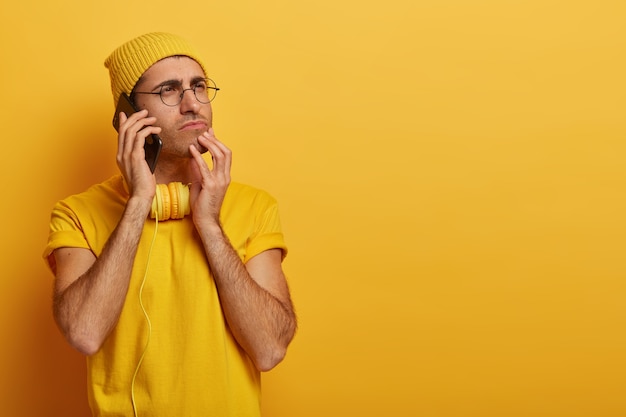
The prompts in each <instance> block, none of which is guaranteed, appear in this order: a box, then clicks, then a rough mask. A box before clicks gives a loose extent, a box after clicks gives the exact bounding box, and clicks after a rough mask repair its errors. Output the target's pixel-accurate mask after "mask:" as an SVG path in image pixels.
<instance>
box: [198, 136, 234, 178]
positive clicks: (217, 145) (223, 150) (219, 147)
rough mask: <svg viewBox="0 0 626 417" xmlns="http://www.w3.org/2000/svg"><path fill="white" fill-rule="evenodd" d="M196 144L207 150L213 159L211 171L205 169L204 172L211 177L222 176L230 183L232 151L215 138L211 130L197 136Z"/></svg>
mask: <svg viewBox="0 0 626 417" xmlns="http://www.w3.org/2000/svg"><path fill="white" fill-rule="evenodd" d="M198 143H199V144H200V145H202V146H204V147H205V148H207V149H208V151H209V153H210V154H211V157H212V159H213V169H212V170H208V167H207V168H206V170H208V171H209V173H212V174H213V175H220V176H223V177H224V178H225V179H227V180H228V181H230V169H231V164H232V151H231V150H230V149H229V148H228V147H226V145H224V144H223V143H222V142H220V141H219V140H218V139H217V138H216V137H215V134H214V133H213V128H210V129H209V131H208V132H205V133H203V134H202V135H201V136H199V137H198ZM197 155H198V156H199V155H200V153H199V152H197ZM194 157H195V156H194ZM205 165H206V164H205Z"/></svg>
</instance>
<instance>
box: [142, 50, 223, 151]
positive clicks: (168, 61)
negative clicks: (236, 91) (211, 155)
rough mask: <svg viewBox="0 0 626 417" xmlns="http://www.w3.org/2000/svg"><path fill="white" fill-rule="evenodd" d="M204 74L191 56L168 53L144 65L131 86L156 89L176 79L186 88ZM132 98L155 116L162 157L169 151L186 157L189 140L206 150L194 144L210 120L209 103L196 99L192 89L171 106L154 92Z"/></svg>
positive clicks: (206, 128)
mask: <svg viewBox="0 0 626 417" xmlns="http://www.w3.org/2000/svg"><path fill="white" fill-rule="evenodd" d="M205 77H206V76H205V74H204V72H203V71H202V67H200V65H199V64H198V63H197V62H196V61H194V60H193V59H191V58H188V57H184V56H181V57H169V58H165V59H162V60H161V61H159V62H157V63H156V64H154V65H152V66H151V67H150V68H148V70H147V71H146V72H145V73H144V74H143V76H142V77H141V79H140V80H139V82H138V83H137V85H136V86H135V91H142V92H159V90H160V88H161V86H162V85H164V84H165V83H180V84H181V85H182V87H183V88H184V89H187V88H190V87H192V85H193V84H194V82H195V81H197V80H200V79H204V78H205ZM134 99H135V104H136V106H137V107H138V108H139V109H147V110H148V115H149V116H154V117H156V119H157V120H156V123H155V126H159V127H160V128H161V129H162V130H161V133H160V134H159V136H160V137H161V139H162V140H163V149H162V150H161V157H162V158H163V157H167V156H169V155H171V156H178V157H181V156H182V157H190V156H191V154H190V153H189V145H191V144H193V145H195V146H196V148H198V149H199V150H200V151H201V152H206V149H205V148H204V147H202V146H200V145H199V144H198V136H200V135H201V134H202V133H203V132H205V131H207V130H208V129H209V128H210V127H211V126H212V124H213V111H212V109H211V103H207V104H202V103H200V102H199V101H198V100H197V99H196V96H195V95H194V92H193V90H188V91H185V93H184V95H183V99H182V101H181V102H180V104H178V105H176V106H171V107H170V106H166V105H165V104H164V103H163V102H162V101H161V98H160V97H159V96H158V95H156V94H137V95H135V96H134Z"/></svg>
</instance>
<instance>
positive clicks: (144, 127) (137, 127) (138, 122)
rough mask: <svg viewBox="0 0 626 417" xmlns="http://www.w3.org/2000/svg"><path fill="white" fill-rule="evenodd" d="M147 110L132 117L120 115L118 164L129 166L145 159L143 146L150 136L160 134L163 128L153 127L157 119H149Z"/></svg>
mask: <svg viewBox="0 0 626 417" xmlns="http://www.w3.org/2000/svg"><path fill="white" fill-rule="evenodd" d="M147 115H148V112H147V110H141V111H139V112H137V113H134V114H132V115H131V116H128V117H127V116H126V115H125V114H124V113H120V128H119V135H118V154H117V160H118V164H129V163H133V162H134V161H138V162H141V161H142V160H144V159H145V153H144V150H143V146H144V143H145V140H146V138H147V137H148V135H151V134H153V133H156V134H158V133H159V132H160V131H161V128H159V127H156V126H152V124H153V123H154V122H156V118H155V117H147Z"/></svg>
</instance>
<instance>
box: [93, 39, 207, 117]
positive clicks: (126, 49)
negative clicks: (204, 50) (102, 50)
mask: <svg viewBox="0 0 626 417" xmlns="http://www.w3.org/2000/svg"><path fill="white" fill-rule="evenodd" d="M176 55H184V56H188V57H189V58H191V59H193V60H195V61H196V62H197V63H198V64H200V66H201V67H202V71H204V75H205V76H206V75H207V71H206V67H205V66H204V64H203V63H202V61H201V60H200V58H199V56H198V54H197V52H196V51H195V49H194V48H193V46H191V44H190V43H189V42H187V41H186V40H185V39H183V38H181V37H179V36H176V35H172V34H170V33H164V32H154V33H148V34H145V35H142V36H139V37H137V38H135V39H132V40H130V41H128V42H126V43H124V44H123V45H121V46H120V47H118V48H117V49H116V50H114V51H113V52H112V53H111V55H109V57H108V58H107V59H106V60H105V61H104V66H105V67H106V68H107V69H108V70H109V76H110V78H111V91H112V92H113V105H114V106H116V105H117V101H118V100H119V98H120V96H121V95H122V93H126V94H128V95H130V93H131V91H133V88H135V84H137V81H139V78H141V76H142V75H143V73H144V72H146V70H147V69H148V68H150V67H151V66H152V65H153V64H155V63H156V62H157V61H160V60H162V59H163V58H167V57H170V56H176Z"/></svg>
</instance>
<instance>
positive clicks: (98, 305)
mask: <svg viewBox="0 0 626 417" xmlns="http://www.w3.org/2000/svg"><path fill="white" fill-rule="evenodd" d="M145 213H146V209H145V202H139V201H135V200H129V202H128V204H127V206H126V209H125V210H124V213H123V215H122V218H121V220H120V223H119V224H118V225H117V227H116V229H115V230H114V231H113V233H112V234H111V236H110V237H109V240H108V241H107V243H106V245H105V247H104V249H103V250H102V253H101V255H100V256H99V257H98V258H97V259H96V260H95V261H94V263H93V264H92V265H91V267H90V268H89V269H87V271H86V272H84V273H83V274H82V275H80V276H79V277H78V278H77V279H75V280H74V281H73V282H72V283H71V284H70V285H69V286H67V287H66V288H63V289H57V291H55V297H54V315H55V318H56V320H57V322H58V323H59V327H61V330H62V331H63V333H64V334H65V337H66V338H67V339H68V340H69V342H70V343H71V344H72V345H73V346H74V347H75V348H76V349H78V350H79V351H81V352H83V353H85V354H87V355H91V354H93V353H96V352H97V351H98V350H99V349H100V347H101V346H102V343H103V342H104V340H105V339H106V337H107V336H108V335H109V333H110V332H111V330H112V329H113V328H114V327H115V325H116V324H117V321H118V319H119V315H120V313H121V311H122V307H123V305H124V300H125V299H126V293H127V291H128V286H129V282H130V275H131V271H132V267H133V263H134V259H135V255H136V253H137V247H138V244H139V240H140V238H141V233H142V230H143V225H144V222H145V219H146V214H145ZM61 256H62V255H61ZM59 262H63V260H61V259H59V260H57V263H59Z"/></svg>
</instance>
